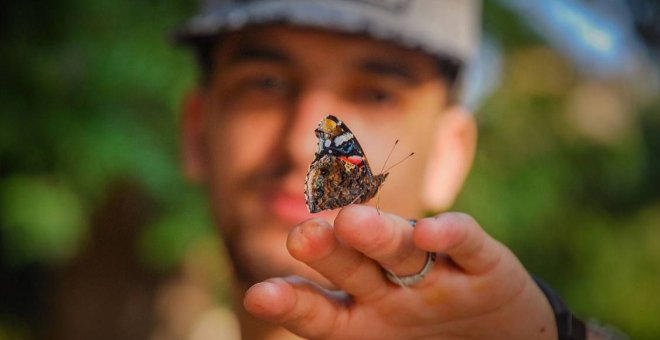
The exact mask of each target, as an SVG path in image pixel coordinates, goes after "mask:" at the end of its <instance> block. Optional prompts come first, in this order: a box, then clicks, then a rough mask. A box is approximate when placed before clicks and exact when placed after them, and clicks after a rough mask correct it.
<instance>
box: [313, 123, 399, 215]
mask: <svg viewBox="0 0 660 340" xmlns="http://www.w3.org/2000/svg"><path fill="white" fill-rule="evenodd" d="M315 132H316V135H317V137H318V138H319V147H318V151H317V152H316V154H315V155H314V161H312V164H311V165H310V167H309V170H308V171H307V177H306V179H305V200H306V203H307V208H308V209H309V211H310V212H312V213H315V212H319V211H321V210H326V209H336V208H340V207H343V206H346V205H349V204H352V203H364V202H366V201H368V200H369V199H370V198H372V197H373V196H375V195H376V193H377V192H378V188H379V187H380V186H381V185H382V183H383V181H384V180H385V178H386V177H387V174H380V175H378V176H373V174H372V172H371V168H370V167H369V164H368V162H367V159H366V157H365V156H364V152H363V151H362V147H361V146H360V144H359V143H358V141H357V139H356V138H355V136H353V133H352V132H351V130H350V129H348V127H347V126H346V125H344V124H343V123H342V121H341V120H339V119H338V118H337V117H335V116H332V115H329V116H327V117H325V118H324V119H323V120H322V121H321V123H320V124H319V126H318V128H317V129H316V130H315Z"/></svg>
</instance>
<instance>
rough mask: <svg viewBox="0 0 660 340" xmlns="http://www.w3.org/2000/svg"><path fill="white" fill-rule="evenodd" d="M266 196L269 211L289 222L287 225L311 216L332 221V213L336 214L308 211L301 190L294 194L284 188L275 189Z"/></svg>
mask: <svg viewBox="0 0 660 340" xmlns="http://www.w3.org/2000/svg"><path fill="white" fill-rule="evenodd" d="M268 196H269V197H268V199H267V202H268V208H269V209H270V211H271V213H272V214H273V215H274V216H275V217H277V218H278V219H281V220H283V221H286V222H287V223H288V224H290V225H289V227H291V226H293V225H295V224H298V223H300V222H302V221H304V220H307V219H310V218H312V217H321V218H324V219H325V220H327V221H328V222H332V220H333V218H334V215H336V213H334V212H332V211H323V212H320V213H315V214H312V213H310V212H309V210H308V209H307V204H306V203H305V196H304V195H303V193H302V192H300V193H296V194H294V193H291V192H286V191H284V190H276V191H274V192H272V193H271V194H270V195H268Z"/></svg>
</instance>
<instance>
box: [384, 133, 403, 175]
mask: <svg viewBox="0 0 660 340" xmlns="http://www.w3.org/2000/svg"><path fill="white" fill-rule="evenodd" d="M397 144H399V140H398V139H397V140H396V141H395V142H394V145H392V148H391V149H390V153H388V154H387V158H385V163H383V168H382V169H380V173H381V174H382V173H383V172H384V171H385V166H386V165H387V161H389V160H390V156H392V152H394V148H396V145H397Z"/></svg>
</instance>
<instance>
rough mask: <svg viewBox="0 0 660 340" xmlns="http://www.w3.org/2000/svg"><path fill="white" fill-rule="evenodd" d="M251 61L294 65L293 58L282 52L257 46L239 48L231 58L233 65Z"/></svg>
mask: <svg viewBox="0 0 660 340" xmlns="http://www.w3.org/2000/svg"><path fill="white" fill-rule="evenodd" d="M251 61H262V62H275V63H282V64H291V63H293V61H292V60H291V58H290V57H289V56H287V55H286V54H284V53H283V52H282V51H279V50H278V49H276V48H272V47H267V46H257V45H248V46H241V47H238V48H237V49H236V51H234V53H232V55H231V57H230V58H229V63H230V64H231V65H235V64H239V63H243V62H251Z"/></svg>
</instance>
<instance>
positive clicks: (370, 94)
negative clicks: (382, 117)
mask: <svg viewBox="0 0 660 340" xmlns="http://www.w3.org/2000/svg"><path fill="white" fill-rule="evenodd" d="M357 97H358V98H357V99H358V100H359V101H360V102H362V103H365V104H376V105H389V104H394V103H395V102H396V96H395V94H394V93H392V92H391V91H388V90H386V89H383V88H364V89H362V90H360V91H358V94H357Z"/></svg>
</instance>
